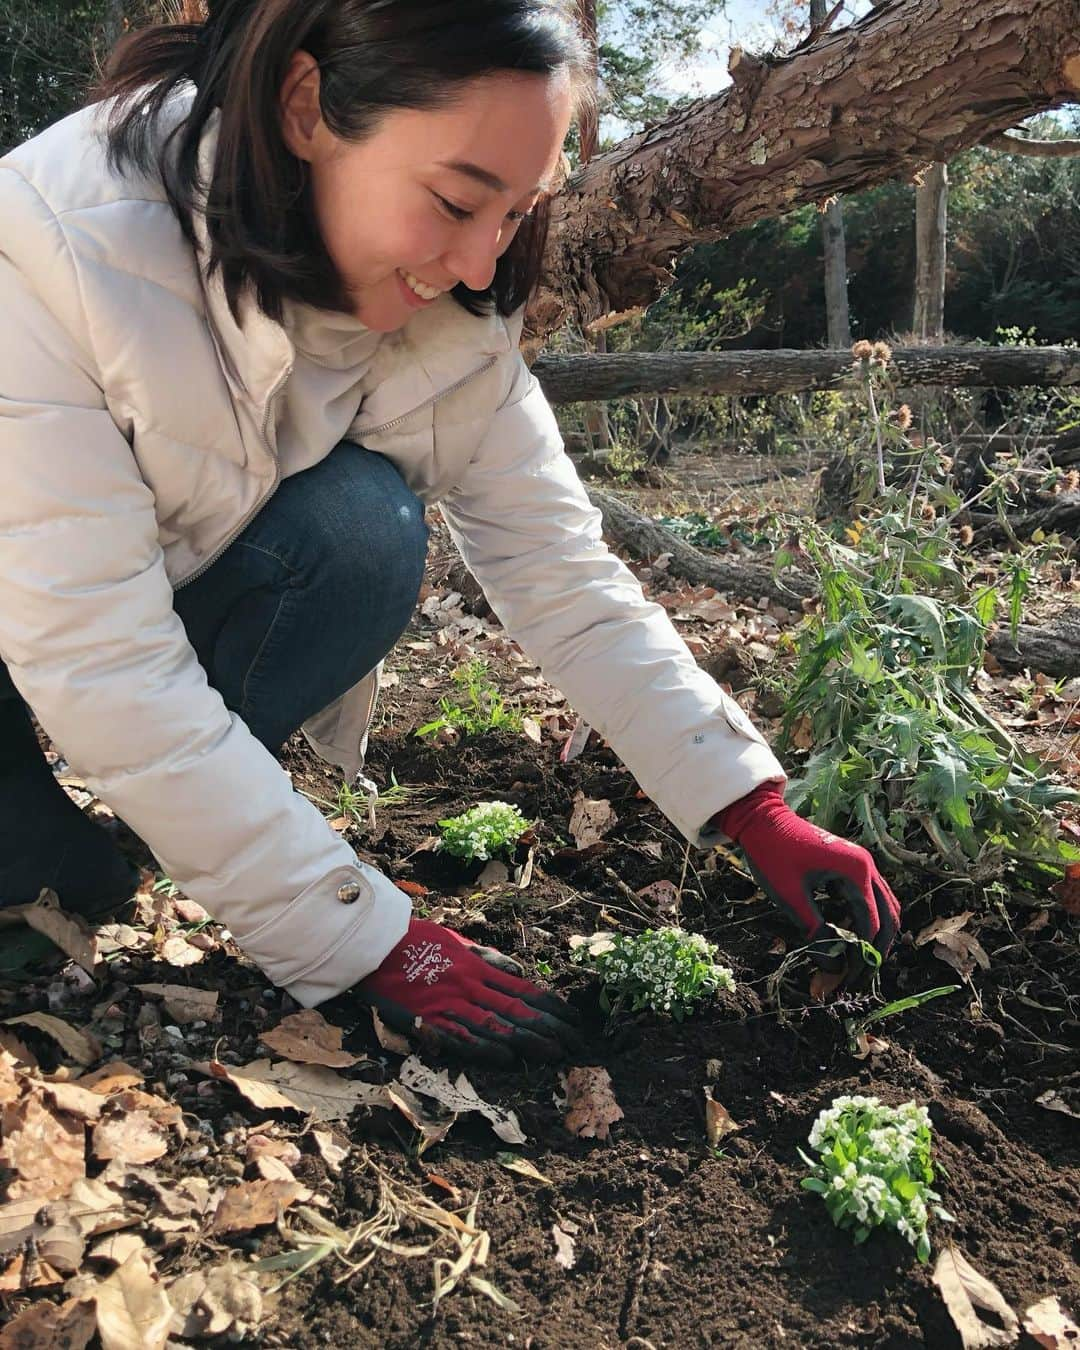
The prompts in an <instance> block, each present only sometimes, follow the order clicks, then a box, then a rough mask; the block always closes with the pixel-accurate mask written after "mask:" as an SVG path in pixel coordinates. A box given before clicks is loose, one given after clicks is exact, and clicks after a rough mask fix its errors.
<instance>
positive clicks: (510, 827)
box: [439, 802, 529, 862]
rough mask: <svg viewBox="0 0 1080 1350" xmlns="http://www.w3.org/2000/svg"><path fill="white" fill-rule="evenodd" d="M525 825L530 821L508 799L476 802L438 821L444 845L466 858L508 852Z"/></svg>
mask: <svg viewBox="0 0 1080 1350" xmlns="http://www.w3.org/2000/svg"><path fill="white" fill-rule="evenodd" d="M528 828H529V822H528V821H527V820H526V819H525V817H524V816H523V815H522V814H521V812H520V811H519V810H518V809H517V807H516V806H511V805H510V803H509V802H479V803H477V805H476V806H472V807H470V808H469V810H468V811H463V812H462V814H461V815H460V816H451V817H450V819H449V820H440V821H439V829H440V830H442V847H443V849H444V850H445V851H446V852H447V853H451V854H453V856H454V857H455V858H464V859H466V860H467V861H469V862H473V861H485V860H486V859H488V858H493V857H495V855H496V854H497V853H511V852H512V851H513V849H514V846H515V845H516V844H517V841H518V840H519V839H520V838H521V836H522V835H523V834H524V833H525V831H526V830H527V829H528Z"/></svg>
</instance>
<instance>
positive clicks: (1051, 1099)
mask: <svg viewBox="0 0 1080 1350" xmlns="http://www.w3.org/2000/svg"><path fill="white" fill-rule="evenodd" d="M1035 1103H1036V1105H1037V1106H1043V1107H1045V1108H1046V1110H1047V1111H1060V1112H1061V1114H1062V1115H1064V1116H1072V1118H1073V1120H1080V1111H1077V1110H1076V1109H1075V1108H1074V1107H1072V1106H1070V1105H1069V1104H1068V1102H1067V1101H1065V1099H1064V1098H1063V1097H1062V1096H1061V1095H1060V1094H1059V1093H1057V1092H1054V1091H1053V1090H1052V1089H1051V1091H1049V1092H1044V1093H1043V1094H1042V1096H1040V1097H1036V1098H1035Z"/></svg>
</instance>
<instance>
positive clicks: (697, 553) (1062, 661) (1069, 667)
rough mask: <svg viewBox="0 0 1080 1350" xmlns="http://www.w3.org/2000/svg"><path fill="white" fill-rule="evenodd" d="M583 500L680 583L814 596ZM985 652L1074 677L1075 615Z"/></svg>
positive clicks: (997, 640) (803, 579)
mask: <svg viewBox="0 0 1080 1350" xmlns="http://www.w3.org/2000/svg"><path fill="white" fill-rule="evenodd" d="M589 497H590V498H591V499H592V502H593V504H594V505H595V506H596V507H597V508H598V509H599V511H600V512H601V514H602V515H603V517H604V534H605V535H606V536H607V538H608V540H609V541H610V542H611V543H612V544H614V545H616V546H617V547H619V548H622V549H624V550H625V551H626V552H627V553H629V554H631V555H632V556H633V557H635V558H638V559H640V560H642V561H645V562H648V561H651V560H652V559H654V558H657V557H659V556H660V555H661V554H669V555H670V557H669V560H668V564H667V569H666V570H667V572H668V574H669V575H670V576H673V577H677V578H678V579H679V580H680V581H686V582H689V583H690V584H691V585H694V586H713V587H715V588H716V590H718V591H725V592H727V593H728V594H729V595H735V596H743V597H746V598H748V599H752V600H758V599H760V598H761V597H762V596H768V598H769V599H770V600H775V601H776V602H777V603H778V604H781V605H786V606H787V607H788V608H789V609H796V610H797V609H798V608H799V607H800V606H801V604H802V601H803V600H805V599H811V598H814V597H815V596H816V595H817V587H816V586H815V584H814V582H813V581H812V580H811V579H810V578H809V577H807V576H806V575H805V574H803V573H801V572H796V571H793V570H792V569H790V568H789V569H787V570H786V571H784V572H782V573H781V574H780V575H779V576H774V574H773V570H772V568H771V567H770V565H769V564H768V562H756V561H749V560H746V559H742V558H739V559H720V558H715V559H714V558H712V557H710V556H709V555H708V554H706V553H703V552H702V551H701V550H700V549H697V548H694V546H693V545H692V544H688V543H686V542H685V540H682V539H680V538H679V537H678V536H677V535H674V534H672V532H671V531H670V530H668V529H666V528H665V527H664V526H663V525H659V524H657V522H656V521H655V520H649V519H648V517H647V516H643V515H642V514H641V513H640V512H639V511H635V510H634V508H633V507H632V506H629V505H628V504H627V503H626V502H624V501H623V500H622V499H621V498H619V497H616V496H614V495H613V494H612V493H610V492H603V491H601V490H600V489H599V488H590V489H589ZM987 649H988V650H989V651H990V652H991V653H992V654H993V656H994V657H995V659H996V660H997V661H998V663H999V664H1000V665H1001V666H1003V667H1004V668H1005V669H1007V670H1019V669H1022V668H1024V667H1025V666H1026V667H1029V668H1030V669H1032V670H1041V671H1043V672H1044V673H1045V674H1047V675H1053V676H1055V677H1056V678H1059V679H1060V678H1062V677H1064V678H1071V677H1072V676H1074V675H1080V609H1078V608H1076V607H1073V608H1070V609H1067V610H1065V611H1064V612H1063V613H1062V614H1060V615H1058V617H1057V618H1055V619H1052V620H1051V621H1050V622H1049V623H1048V624H1045V625H1043V626H1041V627H1036V626H1035V625H1034V624H1024V623H1022V624H1020V626H1019V628H1018V630H1017V635H1016V642H1015V643H1014V642H1013V640H1012V638H1011V637H1010V635H1009V630H1008V628H1007V627H1002V628H999V629H998V631H997V632H995V633H994V634H993V635H992V636H991V638H990V641H989V642H988V643H987Z"/></svg>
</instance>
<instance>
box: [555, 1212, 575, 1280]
mask: <svg viewBox="0 0 1080 1350" xmlns="http://www.w3.org/2000/svg"><path fill="white" fill-rule="evenodd" d="M551 1236H552V1237H553V1238H554V1239H555V1264H556V1265H557V1266H562V1268H563V1270H572V1269H573V1267H574V1262H575V1261H576V1260H577V1253H576V1252H575V1251H574V1239H573V1238H572V1237H571V1236H570V1234H569V1233H568V1232H567V1231H566V1229H565V1228H560V1227H559V1225H558V1224H557V1223H553V1224H552V1225H551Z"/></svg>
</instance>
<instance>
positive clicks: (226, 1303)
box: [169, 1265, 263, 1341]
mask: <svg viewBox="0 0 1080 1350" xmlns="http://www.w3.org/2000/svg"><path fill="white" fill-rule="evenodd" d="M169 1302H170V1303H171V1304H172V1305H173V1309H174V1316H173V1322H172V1332H173V1334H174V1335H176V1336H185V1337H187V1338H188V1339H189V1340H199V1339H205V1338H206V1337H210V1336H223V1335H225V1334H226V1333H229V1339H230V1340H234V1341H236V1340H243V1339H247V1338H248V1337H249V1336H251V1335H252V1334H253V1333H254V1332H255V1330H256V1329H257V1327H258V1325H259V1323H260V1322H261V1321H262V1315H263V1300H262V1293H261V1292H260V1290H259V1287H258V1285H257V1284H255V1283H254V1281H252V1280H250V1279H247V1278H246V1276H245V1274H244V1273H243V1271H242V1270H241V1269H239V1268H238V1267H236V1266H234V1265H224V1266H214V1267H213V1268H212V1269H210V1270H197V1271H192V1272H191V1273H190V1274H188V1275H182V1276H181V1277H180V1278H179V1279H178V1280H174V1281H173V1283H172V1284H171V1285H169Z"/></svg>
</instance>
